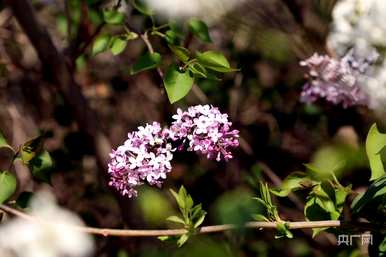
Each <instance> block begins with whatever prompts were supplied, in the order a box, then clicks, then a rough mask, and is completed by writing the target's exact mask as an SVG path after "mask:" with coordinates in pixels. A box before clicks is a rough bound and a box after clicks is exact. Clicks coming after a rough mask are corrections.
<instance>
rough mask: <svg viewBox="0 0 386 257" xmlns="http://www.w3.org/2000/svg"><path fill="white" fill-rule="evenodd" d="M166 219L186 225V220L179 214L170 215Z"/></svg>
mask: <svg viewBox="0 0 386 257" xmlns="http://www.w3.org/2000/svg"><path fill="white" fill-rule="evenodd" d="M166 220H168V221H171V222H175V223H181V224H183V225H185V221H184V220H183V219H181V218H180V217H178V216H170V217H168V218H167V219H166Z"/></svg>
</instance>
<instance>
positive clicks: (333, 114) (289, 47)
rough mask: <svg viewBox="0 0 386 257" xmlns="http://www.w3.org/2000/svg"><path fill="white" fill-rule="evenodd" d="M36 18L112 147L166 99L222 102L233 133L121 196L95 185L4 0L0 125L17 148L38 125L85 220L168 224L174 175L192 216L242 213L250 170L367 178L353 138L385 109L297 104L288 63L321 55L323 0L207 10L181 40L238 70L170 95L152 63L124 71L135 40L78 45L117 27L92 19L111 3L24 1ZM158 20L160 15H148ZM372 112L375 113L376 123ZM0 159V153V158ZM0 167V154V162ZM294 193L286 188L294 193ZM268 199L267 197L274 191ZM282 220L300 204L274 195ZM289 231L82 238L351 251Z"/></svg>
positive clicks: (270, 250) (263, 250)
mask: <svg viewBox="0 0 386 257" xmlns="http://www.w3.org/2000/svg"><path fill="white" fill-rule="evenodd" d="M32 2H33V6H34V8H35V10H36V12H37V15H38V18H39V20H40V21H41V22H42V23H43V24H44V26H45V27H46V28H47V29H48V30H49V33H50V35H51V37H52V40H53V41H54V44H55V46H56V47H57V48H58V49H62V51H63V53H64V54H65V56H66V63H67V64H68V66H69V67H70V69H71V71H72V73H73V76H74V77H75V80H76V82H77V83H78V84H79V85H80V87H81V91H82V92H83V94H84V96H85V97H86V99H87V100H88V101H89V103H90V105H91V107H92V109H93V111H94V112H96V113H97V116H98V120H99V126H100V127H101V130H102V131H103V132H104V133H105V134H106V135H107V138H108V141H109V142H110V143H111V145H112V146H113V147H116V146H117V145H119V144H121V143H122V142H123V141H124V140H125V137H126V135H127V133H128V132H129V131H131V130H134V129H135V128H136V127H137V126H139V125H141V124H144V123H146V122H152V121H153V120H156V121H160V122H161V123H163V124H166V123H167V122H168V121H169V120H170V116H169V114H170V113H172V112H174V111H175V110H176V108H177V107H182V108H186V107H187V106H189V105H194V104H200V103H210V104H213V105H215V106H218V107H220V109H221V110H222V111H224V112H227V113H229V115H230V117H231V120H232V121H233V123H234V127H235V128H237V129H239V130H240V131H241V136H242V142H241V147H240V149H239V150H238V151H237V152H236V156H235V158H234V159H233V160H231V161H229V162H228V163H217V162H213V161H208V160H206V159H205V158H202V157H199V156H197V155H195V154H192V153H184V154H176V156H175V159H174V161H173V162H174V164H173V171H172V173H171V174H170V176H169V178H168V180H167V181H166V182H165V184H164V186H163V189H154V188H149V187H146V186H143V187H142V188H141V191H140V192H139V197H138V198H136V199H131V200H127V199H122V198H121V197H119V196H117V195H116V194H114V193H112V191H111V190H110V189H109V188H108V187H107V186H106V182H105V178H104V175H103V174H105V173H106V170H101V167H100V166H99V164H98V161H99V160H98V158H96V157H95V156H96V150H95V149H94V146H93V145H92V144H90V139H89V138H88V135H87V134H85V133H84V132H83V131H82V130H80V129H79V124H77V123H76V122H75V118H74V116H75V114H74V113H73V112H72V111H71V110H70V109H69V107H68V106H67V104H66V101H65V99H63V97H62V96H60V95H59V94H58V93H57V90H56V89H55V88H53V87H52V82H51V81H49V80H47V76H48V77H49V74H45V70H46V67H44V66H41V65H40V62H39V58H38V56H37V55H36V53H35V51H34V49H33V47H32V46H31V44H30V42H29V40H28V38H27V37H26V35H25V34H24V33H23V31H22V30H21V28H20V26H19V25H18V24H17V22H16V21H15V20H14V19H13V18H12V15H11V12H10V10H9V9H7V8H5V7H4V5H3V4H1V11H0V24H1V25H0V26H1V27H0V37H1V40H0V106H1V108H0V118H1V124H0V128H1V130H2V131H3V133H4V134H5V136H6V138H8V139H9V140H8V141H9V142H12V145H14V146H17V145H20V144H22V143H23V142H25V141H26V140H27V139H28V138H31V137H34V136H36V135H38V133H39V131H42V130H44V131H50V132H51V133H52V136H51V137H50V138H48V139H47V140H46V141H45V148H46V149H48V151H49V153H50V154H51V157H52V161H53V163H54V167H53V169H52V170H51V184H52V188H53V190H54V191H55V193H56V195H57V197H58V199H59V201H60V203H61V204H62V205H64V206H67V207H68V208H69V209H71V210H74V211H76V212H78V213H79V214H80V215H81V216H82V218H83V219H84V220H85V221H86V223H87V224H88V225H90V226H98V227H110V228H123V227H126V228H128V227H130V228H164V227H172V224H170V222H167V221H165V218H166V217H168V216H170V215H173V214H175V213H176V212H177V206H175V203H174V201H173V199H172V197H171V195H170V193H169V192H168V190H167V189H168V188H179V186H180V185H181V184H183V185H184V186H185V187H186V188H187V189H188V191H189V192H190V193H191V194H192V196H193V199H194V200H195V201H196V202H200V203H202V204H203V209H205V210H207V211H208V212H209V215H207V218H206V220H205V222H204V225H205V224H222V223H235V224H241V223H243V222H245V221H248V220H251V213H253V212H255V211H256V208H257V206H256V205H255V204H254V202H253V201H252V200H251V197H252V196H255V195H256V193H257V183H258V181H267V183H269V184H271V185H277V178H279V179H280V178H281V179H283V178H284V177H286V176H287V175H288V174H289V173H290V172H293V171H307V169H306V167H305V166H304V165H303V164H304V163H311V164H312V166H314V167H316V168H317V170H318V171H319V172H320V174H318V175H320V176H321V177H323V176H326V174H327V175H328V176H329V174H330V172H331V170H334V172H335V173H336V176H337V177H338V178H339V179H340V181H341V183H342V184H343V185H348V184H353V188H354V189H356V190H359V191H361V190H362V191H363V190H364V186H366V185H367V181H368V178H369V177H370V172H369V167H368V161H367V159H366V155H365V151H364V140H365V137H366V133H367V131H368V129H369V127H370V124H371V123H373V122H374V120H378V121H380V123H379V127H380V130H381V131H382V130H383V131H384V128H385V127H384V125H385V122H384V121H385V120H384V119H383V120H382V119H379V117H374V115H373V114H372V113H371V112H370V111H368V110H367V109H365V108H361V107H356V108H348V109H343V108H341V107H333V106H329V105H328V104H325V103H318V104H315V105H310V104H303V103H300V102H299V93H300V90H301V87H302V85H303V84H304V82H305V80H304V78H303V70H302V69H301V68H300V67H299V65H298V62H299V60H301V59H303V58H305V57H308V56H310V55H311V54H312V53H313V52H320V53H323V52H324V53H325V52H328V49H326V48H325V37H326V34H327V32H328V29H329V22H330V13H331V10H332V8H333V6H334V2H335V1H334V0H309V1H301V0H274V1H273V0H259V1H252V0H251V1H245V2H243V3H242V4H240V5H237V6H236V7H235V8H234V9H232V10H230V11H229V12H227V13H226V14H225V15H224V16H222V17H220V18H218V19H215V20H213V19H211V17H210V16H208V17H202V18H203V19H204V20H207V21H208V24H209V33H210V35H211V38H212V41H213V42H212V43H210V44H203V43H202V42H201V41H199V40H196V39H193V40H191V41H190V45H189V49H191V50H192V51H202V50H218V51H221V52H222V53H224V54H225V55H226V56H227V58H228V60H229V61H230V63H231V67H238V68H240V69H241V71H239V72H236V73H228V74H225V75H224V76H223V78H222V80H220V81H217V80H204V79H202V80H199V81H197V84H198V88H199V89H200V91H198V92H197V91H195V90H192V91H191V92H190V93H189V94H188V96H187V97H186V98H184V99H183V100H181V101H178V102H177V103H176V104H174V105H170V104H169V103H168V101H167V98H166V96H165V94H162V93H160V90H159V84H160V81H159V78H158V77H157V74H156V72H154V71H153V70H150V71H145V72H141V73H138V74H135V75H131V74H130V67H131V66H132V65H133V64H134V63H135V61H136V60H137V59H138V57H139V56H140V55H141V54H142V53H144V52H145V51H146V46H145V45H144V43H143V42H142V41H141V40H137V39H133V40H129V41H128V42H127V46H126V48H125V49H124V50H123V52H122V53H121V54H119V55H113V54H112V53H111V52H110V51H105V52H102V53H100V54H98V55H93V53H92V49H91V48H92V47H90V46H85V43H84V42H87V41H89V40H93V39H94V37H93V34H94V33H97V34H98V35H107V34H109V35H119V34H120V33H122V31H121V28H120V27H117V26H114V25H111V24H107V25H103V26H102V24H103V19H102V16H101V10H102V9H103V8H105V7H106V6H107V7H108V6H113V5H114V4H115V3H114V2H108V1H100V0H88V1H82V0H68V1H60V0H56V1H55V0H34V1H32ZM122 2H124V3H125V4H124V8H123V10H122V11H124V12H125V13H126V15H127V17H126V20H127V23H129V24H130V26H131V27H133V28H135V29H136V30H138V31H143V29H144V28H146V27H148V26H149V20H148V19H147V18H145V17H144V16H143V15H141V14H140V13H139V12H138V11H137V10H135V9H133V8H132V6H131V5H130V3H126V2H125V1H122ZM157 22H159V24H158V25H161V24H162V22H161V21H157ZM151 42H152V44H153V47H154V48H155V49H157V51H158V52H159V53H161V55H162V57H163V60H164V62H165V63H170V62H171V60H172V55H171V53H170V50H168V47H167V45H166V43H165V42H164V41H161V40H159V39H158V38H156V37H152V38H151ZM382 122H383V123H382ZM1 163H3V162H1ZM2 165H3V164H2ZM15 168H16V169H17V174H18V177H19V180H20V181H21V182H20V185H19V189H18V190H19V192H23V191H32V190H36V189H38V188H39V187H41V186H42V185H41V184H40V183H38V182H32V181H31V179H30V174H29V173H28V172H26V171H25V170H24V168H23V167H22V166H21V165H19V166H18V165H16V167H15ZM301 194H302V193H299V196H300V197H302V195H301ZM275 201H277V200H276V199H275ZM280 201H281V205H280V206H281V207H280V212H281V213H282V216H283V218H285V219H287V220H303V219H304V217H303V211H302V209H300V210H299V209H298V207H297V206H296V205H294V203H293V202H291V201H288V200H285V199H284V200H283V199H280ZM294 234H295V238H296V239H293V240H290V239H279V240H274V239H273V238H274V232H273V231H266V230H256V231H251V230H245V231H237V233H231V232H226V233H224V234H216V235H211V236H210V237H207V236H196V237H194V238H193V240H191V241H189V242H188V244H187V245H186V246H184V247H182V248H180V249H177V248H176V247H175V246H174V245H173V244H168V243H162V242H160V241H158V240H157V239H148V238H138V239H137V238H102V237H98V238H96V241H97V246H98V249H97V253H96V256H117V257H126V256H141V257H158V256H159V257H162V256H186V257H203V256H205V257H220V256H224V257H226V256H260V257H264V256H304V257H305V256H339V257H345V256H347V257H348V256H351V257H353V256H365V254H366V250H365V249H362V248H361V246H360V244H359V243H358V244H356V245H354V246H352V247H350V248H348V247H337V245H336V239H335V237H334V236H331V234H327V233H321V234H320V235H319V236H317V237H316V238H312V237H311V232H310V231H294Z"/></svg>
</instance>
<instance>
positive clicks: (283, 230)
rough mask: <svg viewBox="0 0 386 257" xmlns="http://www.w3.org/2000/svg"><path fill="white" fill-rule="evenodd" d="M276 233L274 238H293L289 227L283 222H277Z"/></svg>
mask: <svg viewBox="0 0 386 257" xmlns="http://www.w3.org/2000/svg"><path fill="white" fill-rule="evenodd" d="M276 231H277V234H276V235H275V238H276V239H278V238H283V237H285V238H293V237H294V236H293V234H292V232H291V231H290V230H289V225H288V224H287V223H285V222H278V223H277V224H276Z"/></svg>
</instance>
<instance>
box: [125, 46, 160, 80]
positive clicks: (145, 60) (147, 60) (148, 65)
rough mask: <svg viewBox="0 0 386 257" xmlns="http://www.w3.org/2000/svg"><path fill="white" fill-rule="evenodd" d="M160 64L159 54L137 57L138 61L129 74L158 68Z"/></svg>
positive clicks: (146, 54)
mask: <svg viewBox="0 0 386 257" xmlns="http://www.w3.org/2000/svg"><path fill="white" fill-rule="evenodd" d="M160 63H161V55H160V54H159V53H149V52H147V53H145V54H144V55H142V56H141V57H139V59H138V61H137V62H136V63H135V64H134V65H133V67H132V68H131V70H130V74H131V75H133V74H136V73H138V72H141V71H145V70H150V69H154V68H156V67H158V66H159V65H160Z"/></svg>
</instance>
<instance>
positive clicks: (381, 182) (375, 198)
mask: <svg viewBox="0 0 386 257" xmlns="http://www.w3.org/2000/svg"><path fill="white" fill-rule="evenodd" d="M385 203H386V175H383V176H382V177H380V178H378V179H376V180H375V181H374V182H373V183H372V184H371V185H370V186H369V188H368V189H367V191H366V192H365V193H364V194H362V195H358V196H357V197H356V198H355V199H354V201H353V202H352V204H351V209H352V213H353V214H354V215H365V216H368V217H371V216H375V215H376V214H377V213H376V210H377V209H378V206H380V205H382V204H385Z"/></svg>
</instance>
